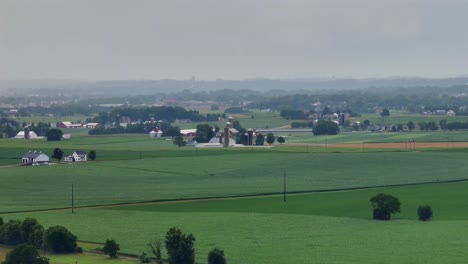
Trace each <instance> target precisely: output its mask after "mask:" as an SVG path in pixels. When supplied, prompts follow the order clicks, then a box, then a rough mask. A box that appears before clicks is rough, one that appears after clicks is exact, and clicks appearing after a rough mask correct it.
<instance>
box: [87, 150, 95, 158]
mask: <svg viewBox="0 0 468 264" xmlns="http://www.w3.org/2000/svg"><path fill="white" fill-rule="evenodd" d="M88 158H89V159H90V160H95V159H96V151H95V150H90V151H89V153H88Z"/></svg>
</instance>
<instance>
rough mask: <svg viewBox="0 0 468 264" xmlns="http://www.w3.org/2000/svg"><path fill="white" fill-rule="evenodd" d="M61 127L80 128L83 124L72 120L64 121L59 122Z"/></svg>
mask: <svg viewBox="0 0 468 264" xmlns="http://www.w3.org/2000/svg"><path fill="white" fill-rule="evenodd" d="M59 127H60V128H79V127H83V125H82V124H73V123H72V122H68V121H64V122H60V123H59Z"/></svg>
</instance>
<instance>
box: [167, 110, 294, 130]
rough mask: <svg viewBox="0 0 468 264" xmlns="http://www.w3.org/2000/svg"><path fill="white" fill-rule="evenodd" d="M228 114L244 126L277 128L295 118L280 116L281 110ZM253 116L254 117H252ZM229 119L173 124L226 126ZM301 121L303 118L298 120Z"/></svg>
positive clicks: (175, 124) (185, 126)
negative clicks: (287, 118) (289, 118)
mask: <svg viewBox="0 0 468 264" xmlns="http://www.w3.org/2000/svg"><path fill="white" fill-rule="evenodd" d="M226 116H228V117H229V116H232V117H233V118H234V119H235V120H237V121H239V123H240V124H241V126H242V127H244V128H262V129H264V128H277V127H284V126H289V125H291V122H293V121H295V120H286V119H283V118H282V117H281V116H280V113H279V112H265V113H263V112H257V111H252V112H246V113H241V114H226ZM252 117H253V118H252ZM226 121H227V120H221V121H218V122H200V123H173V124H172V125H173V126H178V127H180V128H181V129H190V128H196V127H197V124H206V123H208V124H209V125H211V126H213V127H214V126H218V127H221V128H222V127H225V126H226ZM298 121H301V120H298Z"/></svg>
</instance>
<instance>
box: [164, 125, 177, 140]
mask: <svg viewBox="0 0 468 264" xmlns="http://www.w3.org/2000/svg"><path fill="white" fill-rule="evenodd" d="M179 135H180V128H179V127H178V126H175V127H173V126H171V127H168V128H167V129H166V130H163V134H162V136H163V137H176V136H179Z"/></svg>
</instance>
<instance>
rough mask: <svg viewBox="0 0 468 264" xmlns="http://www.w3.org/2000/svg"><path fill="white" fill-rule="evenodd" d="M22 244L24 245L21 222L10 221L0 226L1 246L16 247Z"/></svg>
mask: <svg viewBox="0 0 468 264" xmlns="http://www.w3.org/2000/svg"><path fill="white" fill-rule="evenodd" d="M21 243H23V237H22V236H21V221H20V220H8V222H6V223H4V224H3V225H1V226H0V244H6V245H10V246H15V245H18V244H21Z"/></svg>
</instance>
